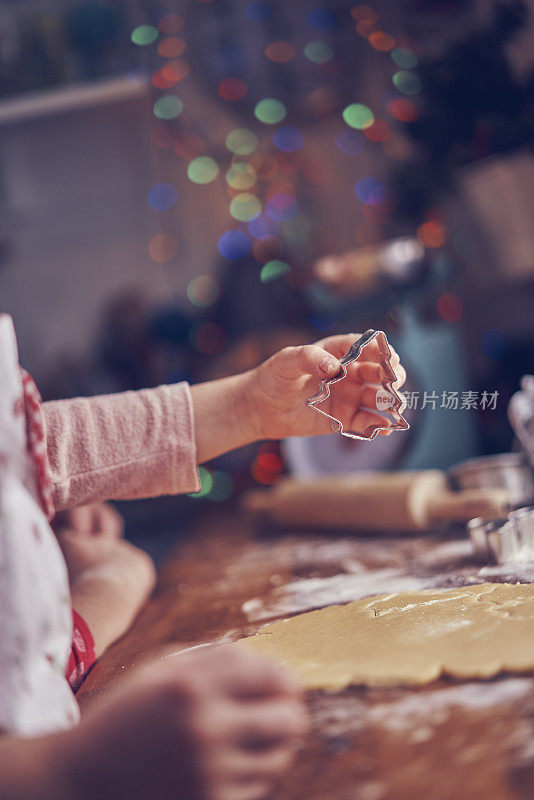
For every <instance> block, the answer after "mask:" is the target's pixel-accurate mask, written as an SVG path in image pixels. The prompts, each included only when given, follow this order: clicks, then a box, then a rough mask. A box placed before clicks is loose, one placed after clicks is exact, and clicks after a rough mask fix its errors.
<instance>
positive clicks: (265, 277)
mask: <svg viewBox="0 0 534 800" xmlns="http://www.w3.org/2000/svg"><path fill="white" fill-rule="evenodd" d="M290 271H291V267H290V266H289V264H288V263H287V262H286V261H280V260H279V259H274V260H273V261H268V262H267V263H266V264H264V265H263V267H262V268H261V272H260V280H261V282H262V283H268V282H269V281H272V280H274V279H275V278H278V276H279V275H285V274H286V272H290Z"/></svg>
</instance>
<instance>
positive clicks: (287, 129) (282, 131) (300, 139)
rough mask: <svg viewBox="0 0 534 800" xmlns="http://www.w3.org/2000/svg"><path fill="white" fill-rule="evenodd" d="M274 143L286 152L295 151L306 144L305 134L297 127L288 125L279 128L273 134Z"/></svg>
mask: <svg viewBox="0 0 534 800" xmlns="http://www.w3.org/2000/svg"><path fill="white" fill-rule="evenodd" d="M273 144H274V146H275V147H277V148H278V149H279V150H282V151H283V152H284V153H294V152H296V151H297V150H300V148H301V147H302V145H303V144H304V136H303V135H302V134H301V132H300V131H299V130H297V128H293V127H292V126H290V125H286V126H284V127H282V128H278V130H277V131H276V133H275V134H274V136H273Z"/></svg>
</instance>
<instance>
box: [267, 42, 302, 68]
mask: <svg viewBox="0 0 534 800" xmlns="http://www.w3.org/2000/svg"><path fill="white" fill-rule="evenodd" d="M265 55H266V56H267V58H269V59H270V60H271V61H275V62H276V63H277V64H286V63H287V62H288V61H291V59H292V58H294V57H295V48H294V47H292V46H291V45H290V44H289V42H271V43H270V44H268V45H267V47H266V48H265Z"/></svg>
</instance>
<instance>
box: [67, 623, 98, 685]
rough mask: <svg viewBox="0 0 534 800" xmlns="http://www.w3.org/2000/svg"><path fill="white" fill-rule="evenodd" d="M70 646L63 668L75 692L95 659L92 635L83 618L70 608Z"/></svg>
mask: <svg viewBox="0 0 534 800" xmlns="http://www.w3.org/2000/svg"><path fill="white" fill-rule="evenodd" d="M72 621H73V628H72V647H71V651H70V654H69V660H68V662H67V668H66V670H65V677H66V678H67V680H68V682H69V684H70V686H71V689H72V691H73V692H77V691H78V689H79V688H80V686H81V685H82V683H83V682H84V680H85V677H86V675H87V673H88V672H89V670H90V669H91V667H92V666H93V664H94V663H95V661H96V655H95V643H94V640H93V635H92V633H91V631H90V629H89V626H88V625H87V623H86V621H85V620H84V618H83V617H82V616H81V615H80V614H78V612H77V611H75V610H74V609H72Z"/></svg>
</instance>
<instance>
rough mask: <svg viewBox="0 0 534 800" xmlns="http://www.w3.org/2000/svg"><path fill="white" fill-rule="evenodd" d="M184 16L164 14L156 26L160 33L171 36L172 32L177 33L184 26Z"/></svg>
mask: <svg viewBox="0 0 534 800" xmlns="http://www.w3.org/2000/svg"><path fill="white" fill-rule="evenodd" d="M184 22H185V20H184V18H183V17H180V15H179V14H166V15H165V16H164V17H162V18H161V19H160V21H159V22H158V28H159V29H160V31H161V32H162V33H165V34H166V35H167V36H172V35H173V34H174V33H179V32H180V31H181V30H182V28H183V27H184Z"/></svg>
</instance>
